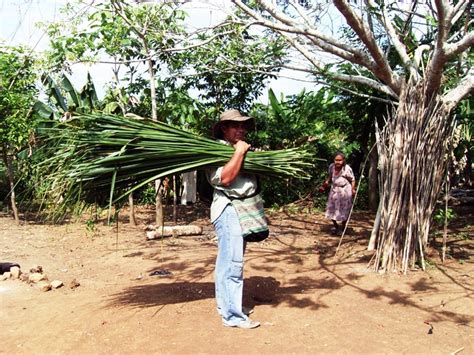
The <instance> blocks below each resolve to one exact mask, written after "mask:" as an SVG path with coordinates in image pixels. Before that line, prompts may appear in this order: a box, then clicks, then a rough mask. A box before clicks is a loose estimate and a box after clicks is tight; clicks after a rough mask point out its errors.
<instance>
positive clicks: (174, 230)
mask: <svg viewBox="0 0 474 355" xmlns="http://www.w3.org/2000/svg"><path fill="white" fill-rule="evenodd" d="M199 234H202V227H200V226H193V225H186V226H165V227H158V228H149V227H148V228H147V230H146V238H147V239H148V240H152V239H156V238H160V237H177V236H180V235H199Z"/></svg>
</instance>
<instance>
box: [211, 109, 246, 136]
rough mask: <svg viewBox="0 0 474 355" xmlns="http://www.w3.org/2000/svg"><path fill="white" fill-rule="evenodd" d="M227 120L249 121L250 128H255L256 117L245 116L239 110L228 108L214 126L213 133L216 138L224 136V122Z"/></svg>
mask: <svg viewBox="0 0 474 355" xmlns="http://www.w3.org/2000/svg"><path fill="white" fill-rule="evenodd" d="M227 121H235V122H247V123H248V125H249V129H255V119H254V118H253V117H250V116H243V115H242V114H241V113H240V111H239V110H235V109H232V110H227V111H224V112H222V113H221V115H220V119H219V122H217V123H216V124H215V125H214V126H213V127H212V135H213V136H214V137H215V138H219V139H222V138H223V133H222V129H221V128H222V124H223V123H225V122H227Z"/></svg>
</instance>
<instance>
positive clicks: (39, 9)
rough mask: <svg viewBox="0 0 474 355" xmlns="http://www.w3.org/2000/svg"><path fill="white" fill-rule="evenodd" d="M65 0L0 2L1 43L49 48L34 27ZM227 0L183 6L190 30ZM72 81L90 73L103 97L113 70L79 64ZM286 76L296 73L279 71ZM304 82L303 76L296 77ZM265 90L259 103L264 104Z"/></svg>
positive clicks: (287, 85) (275, 85)
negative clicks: (187, 15)
mask: <svg viewBox="0 0 474 355" xmlns="http://www.w3.org/2000/svg"><path fill="white" fill-rule="evenodd" d="M66 3H67V0H0V41H1V42H3V44H5V45H19V44H23V45H27V46H28V47H30V48H32V49H33V50H35V51H43V50H45V49H47V47H48V38H47V35H46V34H45V33H44V31H43V30H41V29H39V28H38V27H37V25H36V24H37V23H38V22H42V21H55V20H59V19H61V18H62V14H61V12H60V8H61V7H62V6H64V5H65V4H66ZM229 6H230V2H229V1H228V0H192V1H189V2H188V3H186V4H185V5H184V7H185V8H186V10H187V12H188V14H189V26H190V27H196V28H197V27H202V26H209V25H212V24H213V23H216V22H218V21H219V20H221V19H222V18H223V17H224V16H225V13H224V12H223V11H222V9H224V10H227V11H229ZM72 69H73V74H72V77H71V79H72V82H73V83H74V85H75V86H76V89H80V88H81V87H82V86H83V85H84V84H85V81H86V77H87V72H90V73H91V76H92V78H93V80H94V84H95V86H96V89H97V91H98V94H99V96H100V97H101V96H103V94H104V89H103V88H104V87H105V86H106V84H107V83H108V82H109V81H110V80H111V78H112V71H111V70H110V67H109V65H107V64H94V65H92V66H85V65H82V64H78V65H74V66H73V68H72ZM282 74H283V75H286V76H290V75H291V76H293V77H294V76H295V73H289V72H282ZM296 75H297V76H298V77H299V78H300V79H302V80H304V76H303V75H302V74H298V73H297V74H296ZM268 88H272V89H273V91H274V92H275V94H276V95H277V97H278V96H279V95H280V93H282V92H283V91H284V93H285V94H286V95H291V94H297V93H299V92H301V90H303V89H305V88H306V90H312V89H314V88H315V85H314V84H311V83H307V82H304V81H300V80H292V79H288V78H279V79H277V80H272V81H271V82H270V83H269V86H268ZM267 92H268V90H265V92H264V93H263V94H262V96H261V97H260V98H259V101H260V102H262V103H265V104H266V103H267V101H268V97H267Z"/></svg>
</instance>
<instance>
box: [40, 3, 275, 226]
mask: <svg viewBox="0 0 474 355" xmlns="http://www.w3.org/2000/svg"><path fill="white" fill-rule="evenodd" d="M81 8H82V9H84V4H83V3H82V2H81V4H80V7H79V10H78V8H77V7H75V6H73V5H69V6H68V7H67V10H68V12H69V13H70V14H75V16H74V17H73V18H74V19H73V21H71V22H69V23H55V24H52V25H50V26H49V35H50V37H51V38H52V43H51V47H52V50H51V52H50V58H51V59H52V60H51V62H52V63H56V65H55V67H57V68H65V69H66V70H69V66H70V63H71V62H102V63H103V62H107V63H110V64H112V65H113V71H114V76H115V83H114V84H113V87H112V90H110V91H109V94H110V95H116V96H118V100H115V101H116V102H119V103H121V104H120V109H121V110H122V111H125V110H127V111H129V112H132V113H136V114H140V115H143V116H151V117H152V119H154V120H163V121H168V122H169V121H170V119H173V118H175V117H180V118H183V117H191V119H193V120H194V119H195V118H196V116H199V115H197V114H195V112H196V110H195V109H196V107H197V106H199V108H203V109H204V112H201V116H203V117H202V118H201V121H205V125H204V127H209V126H210V123H211V122H213V121H215V117H216V116H217V112H218V111H219V110H220V109H222V108H227V107H236V106H238V105H240V106H239V107H244V106H245V105H247V106H246V107H248V102H249V101H250V99H251V98H253V97H256V96H258V93H259V92H261V90H263V88H264V85H263V82H264V80H266V78H268V77H270V75H269V74H265V73H263V74H261V75H259V76H255V74H254V72H252V71H249V70H248V68H245V69H241V70H232V69H229V65H228V64H226V63H225V62H224V63H223V64H222V51H227V52H228V53H229V55H231V56H232V57H233V58H238V59H239V60H240V61H241V62H242V63H243V64H245V65H251V64H255V63H259V62H265V63H271V62H275V63H277V62H278V60H275V58H276V57H277V55H278V54H279V53H280V52H281V51H280V48H281V44H280V45H278V44H273V43H272V41H271V40H270V39H266V40H260V39H259V38H257V39H258V41H255V43H254V44H250V41H249V35H248V33H246V32H245V28H243V26H241V25H238V24H234V23H229V24H227V25H225V24H224V25H219V26H217V28H215V29H203V30H198V31H195V32H190V33H189V32H186V31H185V26H184V20H185V18H186V14H185V13H184V12H183V11H182V10H181V9H180V7H179V6H177V5H176V4H175V3H172V2H161V3H147V4H132V3H130V2H127V1H119V0H114V1H111V2H97V3H94V6H93V7H92V8H91V9H88V10H87V9H86V10H82V11H81V10H80V9H81ZM206 31H209V32H210V34H209V35H208V34H206V33H205V32H206ZM244 39H246V41H244ZM247 48H248V49H247ZM257 48H258V50H256V49H257ZM246 49H247V50H246ZM104 53H105V55H106V56H108V57H109V58H111V59H104ZM273 67H277V66H276V65H274V66H273ZM123 68H125V75H120V74H119V73H120V71H121V69H123ZM190 89H198V90H200V91H201V95H202V97H203V98H205V101H206V105H195V104H194V102H192V100H191V102H189V100H188V98H187V97H186V96H187V93H186V91H188V90H190ZM137 97H138V100H137V105H135V106H133V105H128V104H129V102H130V101H131V100H132V99H133V100H134V101H135V98H137ZM176 98H178V99H179V100H182V101H180V102H179V103H180V104H181V105H179V106H178V105H176V104H177V102H174V103H173V102H171V101H170V100H174V99H176ZM211 106H213V107H211ZM108 107H109V108H110V106H108ZM170 107H172V108H173V112H172V113H171V114H170ZM190 112H191V114H189V113H190ZM160 205H161V198H160V196H159V195H158V194H157V217H156V220H157V224H158V225H160V224H162V223H163V217H162V208H160Z"/></svg>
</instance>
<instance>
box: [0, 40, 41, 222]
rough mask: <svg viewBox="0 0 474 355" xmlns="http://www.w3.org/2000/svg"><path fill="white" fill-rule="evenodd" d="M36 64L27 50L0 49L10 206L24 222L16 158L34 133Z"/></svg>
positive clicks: (0, 134) (1, 133)
mask: <svg viewBox="0 0 474 355" xmlns="http://www.w3.org/2000/svg"><path fill="white" fill-rule="evenodd" d="M35 70H36V62H35V58H34V56H32V55H31V52H30V51H29V50H28V49H27V48H22V47H6V46H1V47H0V144H1V147H0V148H1V151H2V159H3V163H4V164H5V167H6V171H7V176H8V182H9V186H10V203H11V207H12V210H13V214H14V217H15V221H16V222H17V223H19V222H20V219H19V214H18V208H17V206H16V196H15V185H16V177H15V169H14V164H15V158H16V153H18V152H19V151H20V150H21V149H22V148H24V147H25V146H26V145H27V144H28V143H29V139H30V136H31V133H32V132H33V130H34V126H35V125H34V120H33V116H32V107H33V104H34V101H35V99H36V96H37V94H38V91H37V89H36V86H35V82H36V80H37V73H36V71H35Z"/></svg>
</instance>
